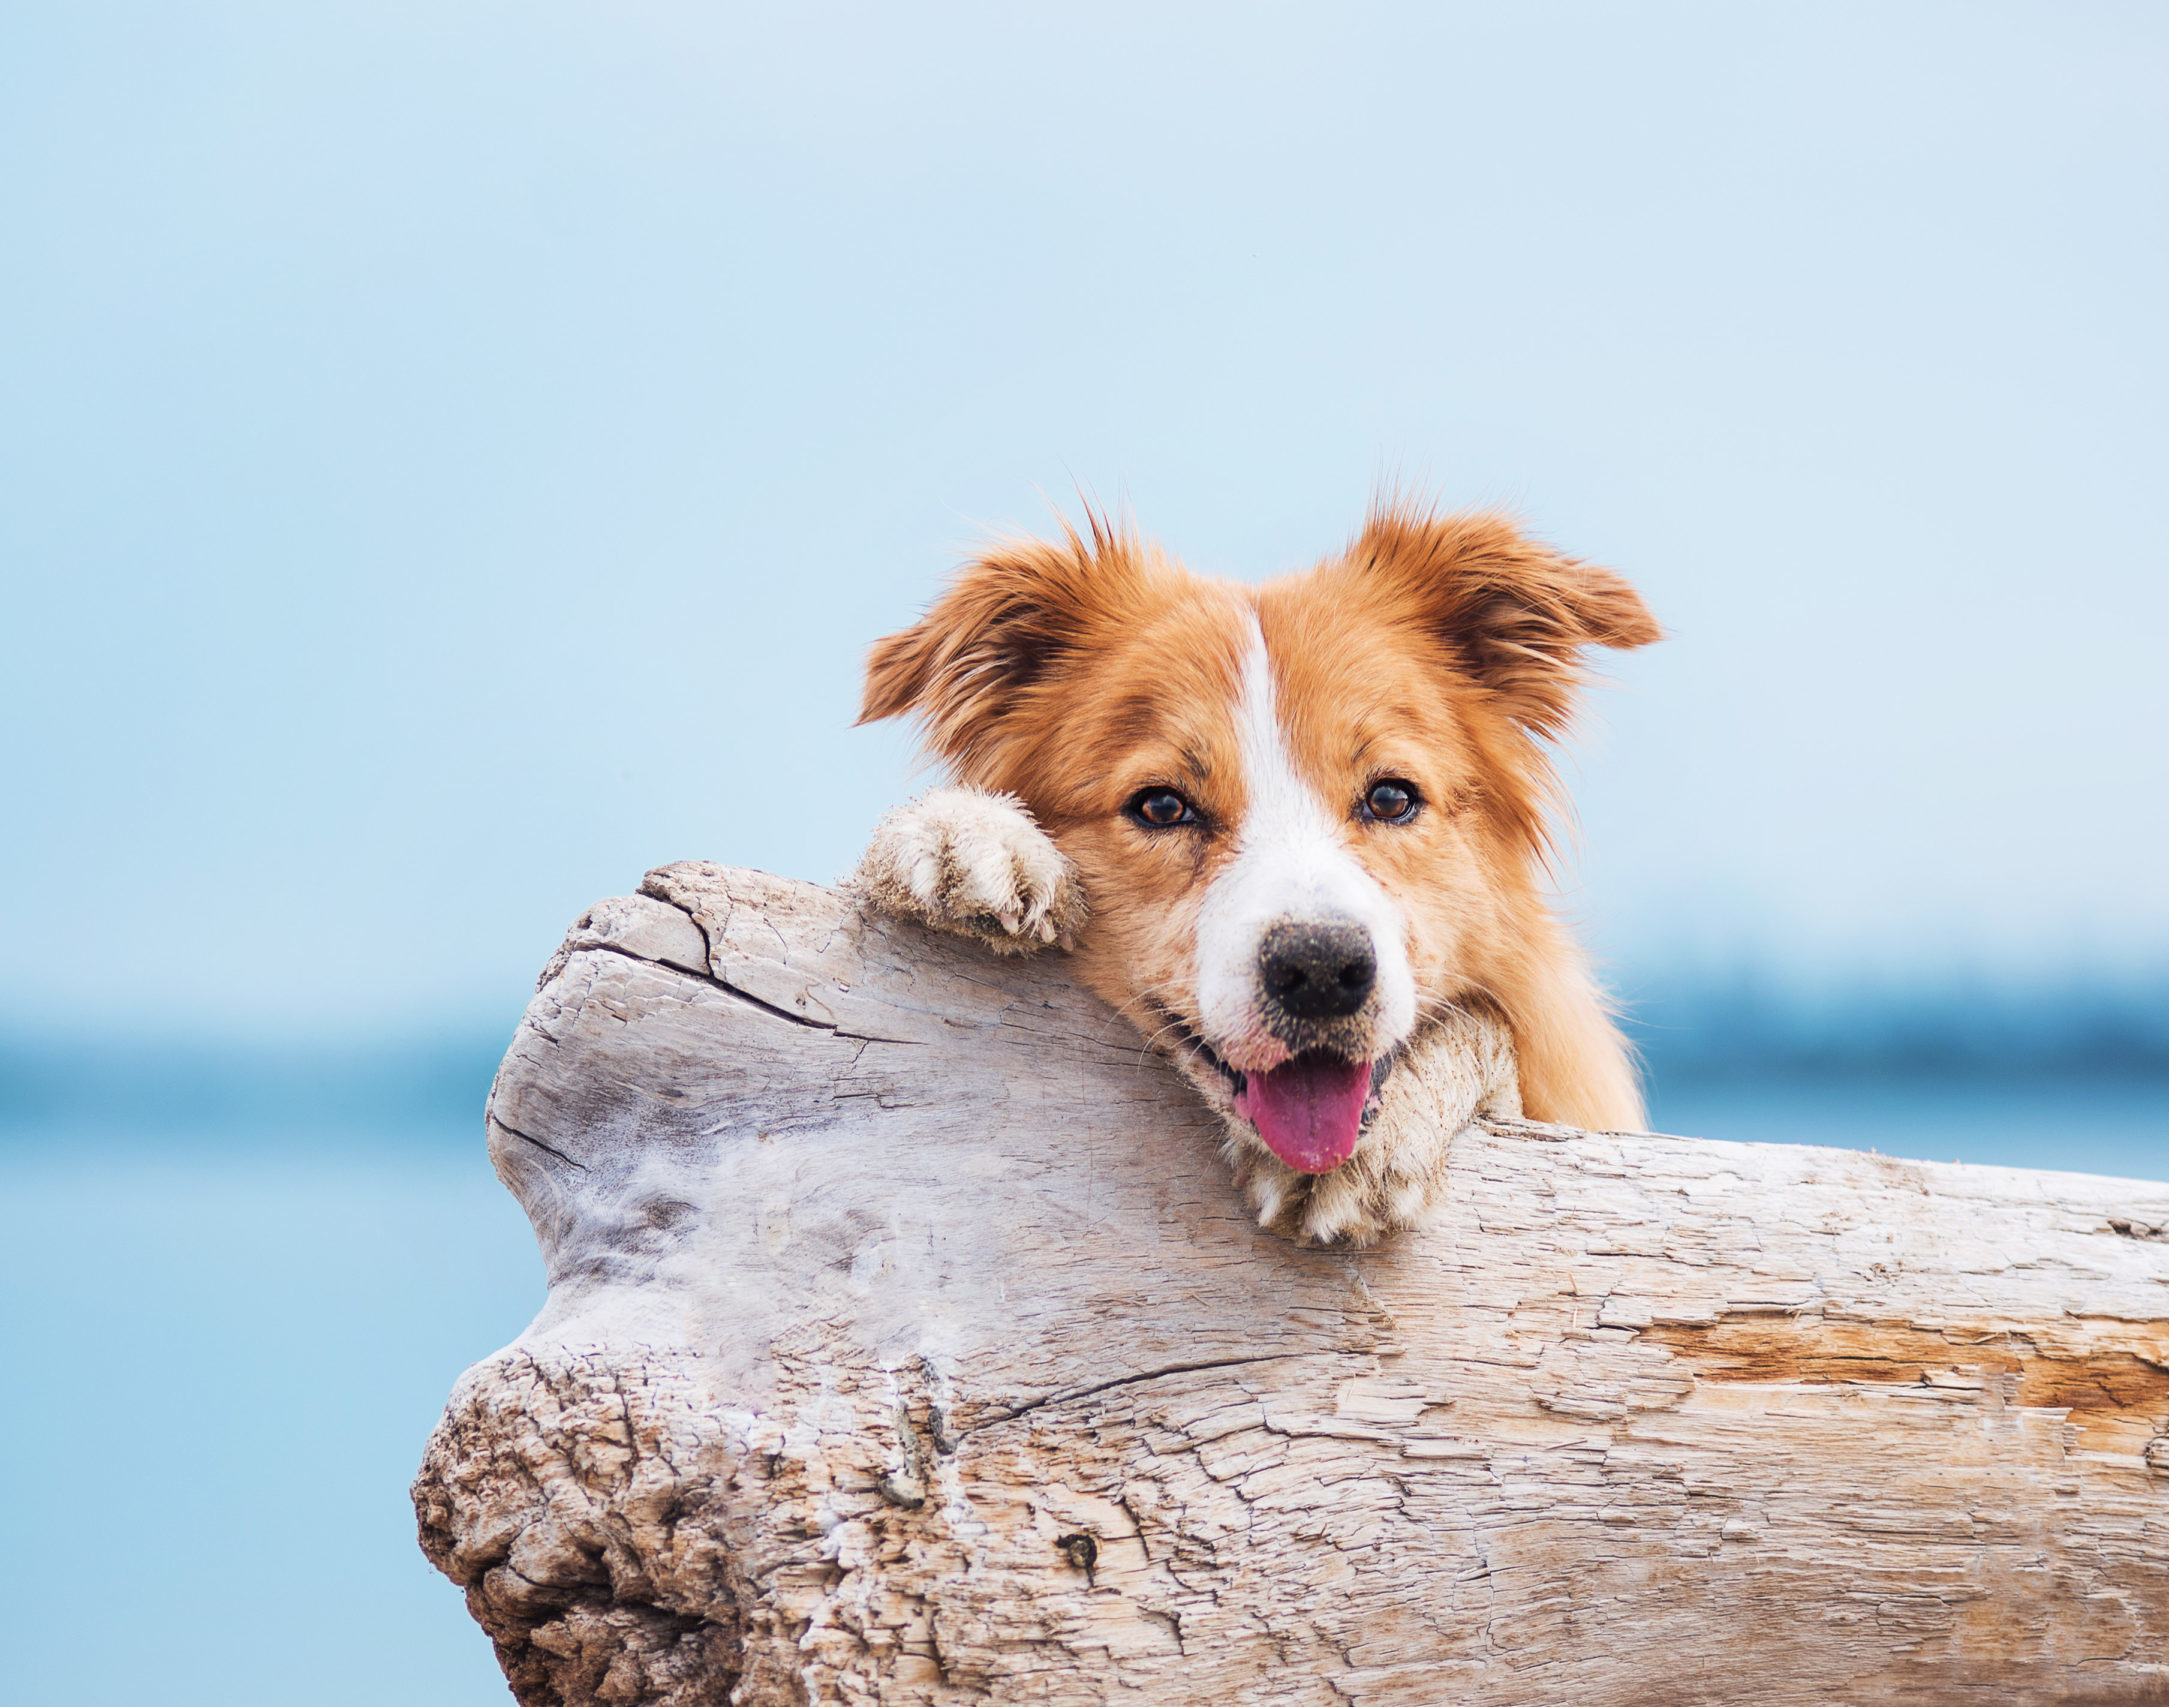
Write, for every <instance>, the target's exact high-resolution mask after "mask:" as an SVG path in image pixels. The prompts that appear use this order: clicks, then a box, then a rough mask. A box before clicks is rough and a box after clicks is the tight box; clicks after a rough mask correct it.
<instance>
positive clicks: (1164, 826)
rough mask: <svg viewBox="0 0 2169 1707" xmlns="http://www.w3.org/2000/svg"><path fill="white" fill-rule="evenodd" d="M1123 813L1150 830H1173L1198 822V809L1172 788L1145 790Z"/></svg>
mask: <svg viewBox="0 0 2169 1707" xmlns="http://www.w3.org/2000/svg"><path fill="white" fill-rule="evenodd" d="M1123 811H1125V812H1127V813H1128V814H1129V815H1130V816H1131V818H1133V819H1135V820H1136V821H1137V822H1138V823H1140V824H1142V825H1144V826H1145V827H1146V828H1147V829H1148V830H1171V829H1173V828H1174V827H1175V826H1176V825H1177V824H1194V823H1196V822H1197V808H1196V807H1194V806H1192V805H1191V804H1190V803H1189V801H1187V800H1185V799H1183V797H1182V796H1181V795H1179V794H1177V793H1176V792H1175V791H1174V790H1173V789H1172V788H1148V789H1144V790H1142V791H1141V792H1140V793H1139V794H1138V795H1137V796H1136V797H1135V798H1134V799H1133V800H1131V802H1130V803H1129V805H1127V806H1125V807H1124V808H1123Z"/></svg>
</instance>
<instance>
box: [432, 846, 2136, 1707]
mask: <svg viewBox="0 0 2169 1707" xmlns="http://www.w3.org/2000/svg"><path fill="white" fill-rule="evenodd" d="M645 888H646V893H645V894H644V895H643V896H641V897H634V898H628V899H623V900H618V901H611V902H605V903H602V904H601V905H600V906H598V907H597V908H595V909H594V910H593V911H592V912H591V914H590V915H589V916H588V917H587V919H585V920H583V921H582V924H581V926H580V927H578V928H576V930H575V931H574V933H573V935H572V937H571V938H569V939H568V942H567V945H566V950H565V951H564V952H563V953H561V954H560V956H559V957H558V959H557V960H555V961H553V963H552V968H551V971H550V973H549V974H548V976H547V978H546V982H545V983H544V985H543V987H542V989H541V991H540V993H539V994H538V995H537V997H536V999H535V1002H534V1005H533V1006H532V1008H531V1009H530V1010H529V1012H528V1015H527V1018H526V1020H525V1022H524V1023H523V1024H522V1026H521V1028H520V1032H519V1035H518V1038H517V1040H516V1041H515V1043H514V1045H513V1048H512V1052H511V1054H510V1056H509V1057H508V1058H507V1060H506V1063H505V1066H504V1069H503V1072H502V1074H501V1075H500V1077H499V1080H498V1084H497V1087H496V1091H495V1094H494V1097H493V1100H492V1104H491V1127H490V1138H491V1145H492V1149H493V1153H494V1155H495V1157H496V1160H497V1165H498V1169H499V1172H500V1173H501V1174H502V1175H503V1177H504V1179H505V1181H506V1183H507V1184H508V1185H509V1186H510V1187H511V1188H512V1189H513V1191H514V1192H515V1193H517V1194H518V1196H519V1198H520V1200H521V1201H522V1202H523V1203H524V1204H525V1205H526V1207H527V1209H528V1211H529V1213H530V1214H531V1216H532V1217H533V1219H534V1222H535V1226H536V1230H537V1234H538V1237H539V1239H540V1241H541V1244H542V1248H543V1251H544V1254H545V1257H546V1259H547V1263H548V1267H549V1274H550V1282H551V1289H550V1297H549V1303H548V1305H547V1307H546V1308H545V1309H544V1311H543V1313H542V1315H541V1316H540V1317H539V1318H538V1319H537V1320H536V1322H535V1324H534V1325H533V1327H532V1328H530V1329H529V1330H528V1332H527V1333H526V1334H525V1335H524V1336H522V1338H521V1339H520V1340H519V1342H518V1343H517V1344H515V1345H514V1346H512V1347H510V1348H508V1349H507V1350H506V1351H504V1352H502V1353H500V1354H499V1355H497V1356H496V1357H493V1358H490V1359H488V1360H486V1361H484V1362H483V1363H481V1364H479V1365H477V1366H476V1367H475V1368H474V1369H473V1370H472V1371H470V1372H469V1373H468V1375H467V1376H466V1377H465V1378H464V1379H463V1380H462V1381H461V1383H460V1385H459V1388H458V1389H457V1391H456V1392H455V1393H454V1395H453V1397H452V1401H451V1404H450V1407H449V1409H448V1410H447V1412H446V1415H445V1419H444V1421H443V1423H442V1425H441V1426H440V1427H439V1429H438V1431H437V1433H436V1435H435V1437H434V1438H433V1439H432V1441H431V1443H430V1446H429V1451H428V1458H427V1461H426V1463H425V1465H424V1467H423V1470H422V1474H421V1476H420V1478H419V1480H418V1481H417V1483H416V1487H415V1497H416V1502H417V1506H418V1509H419V1511H420V1514H421V1520H422V1538H423V1543H424V1546H425V1547H426V1548H427V1550H428V1552H429V1554H430V1557H431V1558H432V1559H434V1560H435V1561H436V1562H437V1563H438V1564H439V1565H440V1566H441V1567H442V1568H443V1569H444V1570H445V1571H446V1572H447V1573H448V1574H449V1575H451V1576H452V1577H453V1578H454V1580H456V1581H457V1582H459V1583H461V1584H463V1585H464V1586H465V1587H466V1588H467V1590H468V1595H469V1603H470V1605H471V1607H472V1608H473V1611H474V1613H475V1615H476V1617H477V1618H478V1619H479V1620H480V1621H481V1622H482V1624H483V1625H484V1627H485V1628H486V1629H487V1630H488V1631H489V1633H490V1635H491V1636H492V1637H493V1638H494V1639H495V1640H496V1642H497V1643H498V1646H499V1651H500V1654H501V1656H502V1658H503V1659H504V1662H505V1665H506V1668H507V1671H508V1674H509V1675H510V1676H511V1678H512V1680H513V1683H514V1686H515V1689H516V1691H517V1693H518V1694H519V1696H520V1698H521V1699H522V1700H523V1701H524V1702H527V1703H530V1704H536V1703H587V1702H608V1703H639V1702H656V1703H662V1702H668V1703H673V1704H687V1703H695V1702H702V1703H706V1702H724V1701H737V1702H746V1703H762V1704H767V1703H786V1702H788V1703H800V1702H805V1703H812V1702H821V1703H830V1702H853V1703H858V1702H884V1703H902V1702H909V1703H956V1702H967V1701H971V1702H983V1701H995V1702H1003V1703H1009V1702H1033V1703H1099V1702H1127V1701H1136V1702H1147V1703H1159V1702H1166V1703H1190V1702H1200V1703H1203V1702H1211V1703H1268V1702H1270V1703H1291V1704H1293V1703H1303V1704H1317V1707H1324V1704H1326V1703H1336V1704H1340V1703H1351V1702H1356V1703H1369V1704H1378V1707H1384V1704H1387V1703H1397V1704H1408V1707H1435V1704H1439V1703H1444V1702H1470V1703H1517V1704H1518V1703H1554V1702H1559V1703H1564V1702H1572V1703H1577V1704H1586V1707H1599V1704H1609V1703H1619V1704H1626V1703H1653V1704H1655V1703H1662V1704H1667V1707H1684V1704H1688V1703H1708V1702H1743V1703H1744V1702H1755V1703H1758V1704H1759V1703H1795V1702H1797V1703H1803V1704H1805V1703H1815V1704H1817V1707H1824V1704H1829V1703H1862V1702H1908V1703H1941V1702H1954V1703H1955V1702H1969V1703H1971V1702H1979V1703H1987V1702H1997V1703H2005V1702H2068V1703H2078V1702H2100V1703H2110V1702H2119V1703H2120V1702H2137V1701H2163V1700H2169V1242H2165V1241H2169V1231H2165V1229H2169V1187H2165V1186H2161V1185H2148V1184H2138V1183H2133V1182H2127V1181H2116V1180H2107V1179H2095V1178H2089V1177H2084V1176H2079V1175H2070V1174H2049V1173H2028V1172H2020V1171H2015V1170H2009V1169H1998V1168H1984V1167H1960V1166H1956V1165H1951V1166H1939V1165H1930V1164H1923V1163H1914V1162H1900V1161H1892V1160H1889V1159H1887V1158H1881V1157H1877V1156H1873V1155H1863V1154H1858V1153H1853V1152H1848V1151H1840V1150H1819V1149H1802V1148H1792V1147H1783V1146H1765V1145H1747V1144H1730V1143H1713V1142H1703V1141H1697V1140H1688V1139H1679V1138H1665V1137H1654V1136H1649V1135H1644V1134H1591V1133H1582V1132H1571V1131H1566V1130H1563V1129H1555V1128H1545V1127H1537V1126H1527V1125H1519V1124H1505V1123H1498V1124H1494V1125H1492V1126H1489V1127H1480V1128H1473V1129H1471V1130H1470V1131H1469V1132H1468V1133H1467V1134H1465V1135H1464V1137H1463V1138H1462V1139H1461V1141H1460V1143H1459V1144H1458V1146H1457V1151H1456V1156H1457V1160H1456V1177H1457V1182H1458V1189H1457V1190H1456V1192H1455V1194H1454V1201H1453V1204H1452V1207H1451V1209H1450V1211H1449V1212H1448V1213H1447V1215H1446V1216H1445V1217H1444V1219H1443V1220H1442V1221H1441V1223H1440V1224H1439V1225H1438V1226H1437V1228H1436V1229H1435V1230H1434V1231H1431V1232H1429V1233H1426V1234H1422V1235H1415V1236H1406V1237H1402V1238H1400V1239H1399V1240H1398V1241H1396V1242H1392V1243H1389V1244H1387V1245H1385V1246H1383V1247H1382V1248H1379V1249H1376V1250H1371V1251H1348V1250H1309V1249H1301V1248H1298V1247H1296V1246H1294V1245H1291V1244H1289V1243H1287V1242H1285V1241H1283V1240H1282V1239H1279V1238H1277V1237H1275V1236H1273V1235H1271V1234H1267V1233H1262V1232H1260V1231H1258V1230H1257V1229H1256V1228H1254V1227H1253V1226H1251V1225H1250V1224H1249V1222H1248V1221H1247V1220H1246V1219H1245V1217H1244V1216H1243V1214H1242V1212H1241V1209H1240V1206H1239V1204H1238V1202H1237V1199H1236V1196H1235V1192H1234V1189H1233V1187H1232V1185H1231V1184H1230V1182H1229V1178H1228V1174H1227V1170H1226V1168H1225V1166H1224V1165H1223V1163H1222V1162H1221V1160H1220V1159H1219V1157H1218V1155H1217V1154H1216V1137H1215V1133H1214V1130H1213V1125H1212V1122H1211V1119H1210V1117H1208V1116H1207V1115H1205V1114H1204V1113H1203V1111H1202V1110H1200V1109H1198V1108H1197V1107H1196V1106H1195V1105H1194V1104H1193V1103H1192V1102H1191V1100H1190V1097H1189V1093H1188V1092H1187V1091H1186V1090H1185V1089H1184V1088H1183V1086H1182V1085H1181V1084H1180V1083H1179V1082H1178V1081H1177V1080H1176V1079H1175V1078H1174V1076H1173V1075H1172V1074H1171V1073H1170V1072H1168V1071H1167V1070H1165V1069H1163V1068H1162V1067H1160V1066H1159V1065H1158V1064H1157V1063H1154V1062H1152V1061H1150V1060H1148V1059H1145V1058H1143V1057H1141V1054H1140V1051H1139V1048H1138V1046H1137V1044H1136V1041H1135V1040H1134V1038H1133V1037H1132V1035H1131V1034H1130V1033H1129V1032H1128V1030H1127V1028H1126V1027H1124V1026H1123V1025H1122V1024H1121V1022H1119V1021H1118V1020H1117V1019H1115V1018H1114V1016H1112V1015H1111V1014H1110V1013H1108V1012H1107V1010H1106V1009H1104V1008H1103V1007H1101V1006H1100V1005H1099V1004H1098V1003H1097V1002H1095V1001H1093V1000H1092V999H1091V998H1089V997H1087V996H1084V995H1082V994H1080V993H1079V992H1078V991H1076V990H1075V989H1073V988H1072V987H1071V986H1070V985H1069V984H1068V983H1066V982H1065V980H1064V978H1063V973H1062V965H1061V961H1060V959H1059V957H1043V958H1040V959H1037V960H1026V961H1016V960H1008V961H1002V960H997V959H995V958H993V957H991V956H989V955H986V954H985V953H983V952H981V951H979V950H976V949H974V948H973V947H971V946H970V945H968V944H963V943H959V942H955V941H951V940H947V939H943V938H938V937H935V936H932V935H930V934H928V933H925V932H923V931H921V930H919V929H917V928H915V927H912V926H908V925H901V924H896V923H891V922H887V921H883V920H878V919H865V918H862V917H861V916H860V915H859V914H858V912H857V911H856V910H855V909H854V907H853V906H852V904H851V903H850V902H849V901H848V900H847V899H846V898H844V897H842V896H840V895H837V894H834V893H832V892H829V891H825V890H819V889H814V888H811V887H808V886H805V885H800V884H792V883H786V882H782V881H780V880H777V879H774V878H768V877H762V876H759V875H757V874H754V873H750V872H741V871H732V870H727V869H724V868H720V867H714V866H700V865H687V866H675V867H670V868H666V869H665V870H663V871H660V872H657V873H655V874H654V875H653V876H652V877H651V878H650V879H649V880H648V883H647V885H646V886H645Z"/></svg>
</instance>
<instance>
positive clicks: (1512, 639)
mask: <svg viewBox="0 0 2169 1707" xmlns="http://www.w3.org/2000/svg"><path fill="white" fill-rule="evenodd" d="M1349 561H1350V564H1351V566H1352V567H1354V568H1356V569H1357V570H1358V571H1359V572H1362V573H1365V574H1368V575H1369V576H1371V577H1374V578H1376V579H1377V580H1379V581H1382V582H1384V583H1385V584H1386V585H1387V586H1388V587H1389V588H1390V590H1391V591H1392V593H1393V594H1394V595H1395V596H1396V598H1397V599H1398V600H1404V601H1412V602H1413V603H1414V604H1415V605H1416V607H1417V608H1418V610H1419V611H1420V620H1422V621H1423V622H1424V623H1425V625H1426V626H1427V627H1428V628H1429V629H1430V630H1431V632H1432V633H1433V634H1435V635H1436V636H1437V637H1438V639H1440V640H1441V641H1443V642H1444V643H1445V644H1446V645H1447V646H1448V647H1449V648H1451V649H1452V651H1453V652H1454V653H1455V655H1456V656H1457V657H1458V659H1459V660H1460V662H1461V663H1462V665H1463V667H1464V668H1466V669H1467V671H1468V672H1469V674H1470V675H1472V676H1473V677H1475V678H1476V680H1477V681H1478V682H1479V683H1480V684H1481V685H1482V686H1483V687H1484V688H1485V689H1486V690H1487V691H1488V692H1489V694H1490V695H1491V697H1492V700H1493V702H1494V703H1495V704H1497V705H1498V707H1499V708H1500V709H1501V710H1502V711H1504V712H1505V713H1506V714H1507V715H1508V716H1510V717H1512V718H1513V719H1514V720H1515V721H1516V722H1517V723H1519V724H1521V726H1522V727H1523V728H1525V729H1527V730H1528V731H1529V732H1530V733H1531V734H1535V735H1543V736H1547V737H1551V738H1553V739H1556V738H1557V737H1558V736H1559V735H1560V734H1561V733H1563V732H1564V730H1565V728H1566V726H1567V723H1568V721H1569V720H1570V719H1571V718H1572V716H1573V711H1574V691H1575V689H1576V688H1577V687H1578V686H1579V685H1580V683H1581V679H1582V665H1581V651H1582V648H1583V647H1584V646H1616V647H1621V648H1626V647H1630V646H1647V645H1648V644H1649V643H1650V642H1651V641H1653V640H1661V639H1663V638H1664V631H1663V630H1662V629H1660V628H1659V627H1658V626H1657V619H1656V618H1655V617H1653V616H1651V615H1650V614H1649V607H1648V606H1647V605H1645V604H1644V603H1643V602H1642V596H1641V594H1639V593H1637V592H1636V591H1635V590H1634V589H1633V588H1632V587H1630V586H1629V585H1628V584H1627V583H1626V582H1625V581H1624V580H1622V579H1621V578H1620V577H1619V576H1617V575H1615V574H1613V573H1612V571H1611V570H1609V569H1600V568H1598V567H1597V566H1596V565H1595V564H1593V563H1583V562H1580V561H1579V560H1577V559H1575V558H1572V557H1567V556H1564V555H1562V554H1561V553H1559V552H1557V551H1554V550H1553V549H1552V548H1551V547H1550V546H1548V545H1544V544H1542V543H1541V542H1539V541H1537V540H1533V539H1530V538H1529V537H1528V536H1527V535H1525V534H1524V533H1523V532H1522V531H1521V530H1520V529H1519V528H1518V527H1516V526H1515V525H1514V524H1513V522H1512V521H1511V520H1509V519H1508V518H1507V517H1505V516H1503V515H1499V514H1496V513H1493V512H1487V511H1470V512H1465V513H1463V514H1460V515H1453V516H1435V515H1430V514H1427V513H1423V512H1419V511H1416V510H1413V509H1409V508H1406V507H1402V506H1396V507H1394V508H1392V509H1388V510H1382V511H1380V512H1378V513H1376V514H1374V515H1373V516H1372V517H1371V520H1370V521H1369V523H1368V524H1367V525H1366V526H1365V527H1364V530H1363V533H1362V535H1361V537H1360V538H1358V540H1357V541H1356V546H1355V549H1354V550H1353V551H1351V552H1350V553H1349Z"/></svg>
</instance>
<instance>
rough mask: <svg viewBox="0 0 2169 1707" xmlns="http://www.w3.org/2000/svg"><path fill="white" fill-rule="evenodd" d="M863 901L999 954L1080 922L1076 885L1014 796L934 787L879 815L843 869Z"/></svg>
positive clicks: (1081, 899)
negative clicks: (849, 868) (855, 861)
mask: <svg viewBox="0 0 2169 1707" xmlns="http://www.w3.org/2000/svg"><path fill="white" fill-rule="evenodd" d="M851 887H852V888H853V889H855V890H857V891H858V893H859V895H860V896H861V897H862V898H863V899H864V900H865V901H866V902H867V903H868V904H869V905H871V906H873V907H877V908H879V909H880V910H881V911H882V912H884V913H890V914H893V915H895V916H896V917H898V918H905V919H917V920H919V921H920V922H921V923H923V924H929V925H932V926H934V927H935V928H936V929H937V930H944V931H953V932H955V933H956V934H957V935H958V936H968V937H972V938H974V939H975V940H977V941H979V942H983V943H985V944H986V945H987V946H988V947H990V948H992V949H994V950H995V951H996V952H997V953H1001V954H1024V953H1028V952H1029V951H1030V950H1032V949H1035V948H1039V947H1041V946H1043V945H1044V944H1047V943H1060V944H1061V945H1062V946H1063V947H1064V948H1067V947H1068V946H1070V944H1071V943H1072V942H1073V941H1074V940H1075V938H1076V935H1077V932H1078V931H1080V930H1082V929H1083V928H1084V922H1085V913H1086V908H1085V894H1084V885H1083V883H1081V882H1080V881H1079V880H1078V877H1077V868H1076V867H1075V866H1074V865H1072V864H1071V863H1070V861H1069V856H1068V855H1066V854H1064V853H1063V852H1062V850H1061V849H1060V848H1058V847H1056V846H1055V845H1054V841H1053V839H1052V838H1051V837H1049V836H1048V834H1047V833H1046V831H1044V830H1042V829H1041V828H1040V827H1039V826H1038V825H1037V824H1035V823H1034V822H1033V821H1032V815H1031V814H1030V813H1029V812H1027V811H1026V810H1025V809H1024V806H1023V804H1022V802H1020V801H1018V800H1017V799H1016V798H1015V797H1014V796H1011V795H1007V794H985V793H982V792H981V791H980V790H978V789H975V788H937V789H935V790H934V791H933V792H932V793H931V794H928V795H926V796H925V797H924V798H922V799H919V800H914V801H913V802H912V803H911V804H910V805H909V806H902V807H899V808H898V809H897V810H896V811H894V812H891V813H890V814H889V815H888V816H887V817H886V818H884V819H882V821H881V823H880V825H879V827H878V828H876V829H875V831H874V839H873V842H872V843H871V844H870V845H869V846H868V848H867V849H866V855H865V857H864V858H863V859H861V860H860V861H859V867H858V870H857V871H855V872H853V873H852V875H851Z"/></svg>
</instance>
